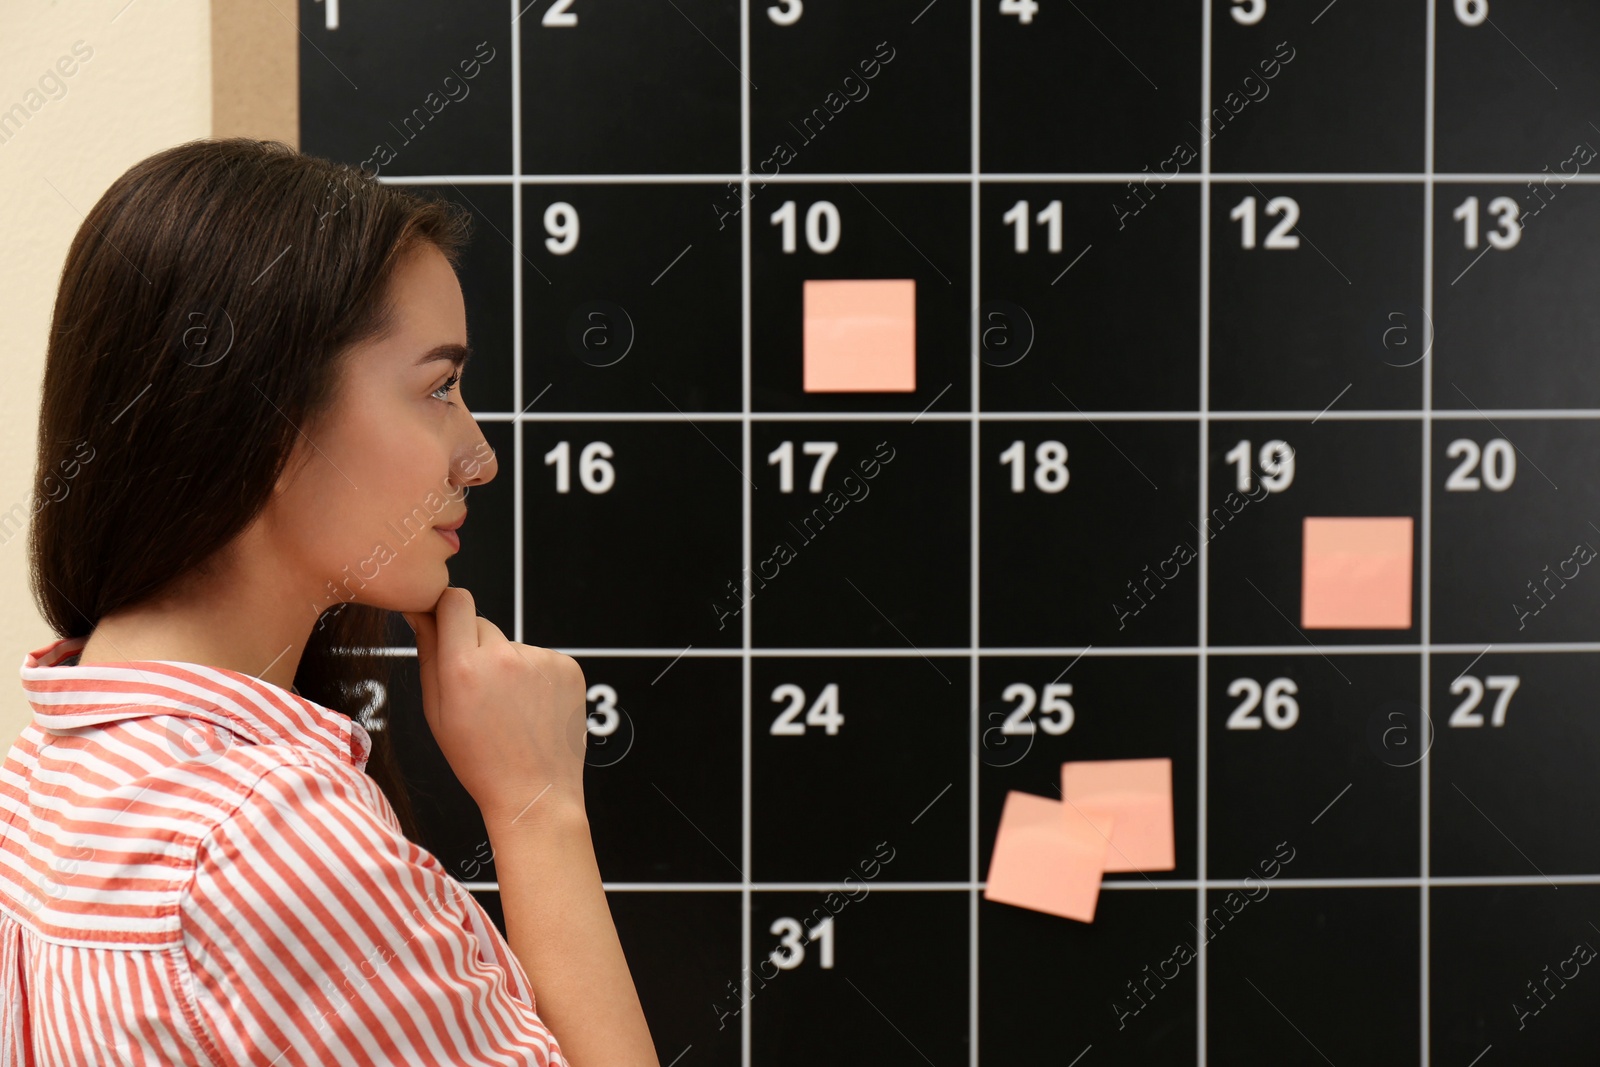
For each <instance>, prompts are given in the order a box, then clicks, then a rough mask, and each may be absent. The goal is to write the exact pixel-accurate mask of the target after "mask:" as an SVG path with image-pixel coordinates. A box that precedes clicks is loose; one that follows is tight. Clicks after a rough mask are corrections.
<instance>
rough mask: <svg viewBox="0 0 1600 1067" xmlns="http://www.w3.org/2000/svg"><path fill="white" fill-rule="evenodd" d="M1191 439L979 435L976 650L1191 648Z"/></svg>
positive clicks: (1006, 426)
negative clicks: (981, 647) (979, 573)
mask: <svg viewBox="0 0 1600 1067" xmlns="http://www.w3.org/2000/svg"><path fill="white" fill-rule="evenodd" d="M1197 436H1198V434H1197V432H1196V428H1195V425H1194V424H1193V423H1191V422H1188V421H1187V420H1175V421H1171V422H1128V421H1109V420H1108V421H1106V422H1093V421H1090V420H1077V419H1074V420H1070V421H1069V420H1061V421H1033V420H1028V421H1016V422H1011V421H1005V422H987V423H985V424H984V425H983V427H982V429H981V431H980V433H979V439H980V440H979V452H978V462H979V468H978V469H979V478H980V482H979V486H980V501H979V515H980V521H981V532H980V536H979V541H978V546H979V555H980V557H981V560H980V568H981V570H982V581H981V583H980V593H979V595H980V596H981V597H982V600H981V608H982V614H981V618H980V625H981V629H980V633H981V636H982V641H983V644H985V645H987V646H1025V645H1090V644H1097V645H1119V646H1153V645H1183V644H1192V643H1193V642H1194V641H1195V637H1196V628H1197V625H1198V616H1197V610H1196V608H1197V604H1198V600H1197V598H1198V595H1199V593H1198V590H1199V583H1198V579H1197V576H1196V575H1195V566H1194V563H1195V559H1196V555H1195V552H1196V551H1197V548H1198V546H1197V545H1196V544H1195V527H1194V520H1195V513H1196V510H1197V508H1196V502H1197V501H1198V499H1199V491H1198V469H1197V468H1198V459H1199V457H1198V455H1197V450H1198V444H1197Z"/></svg>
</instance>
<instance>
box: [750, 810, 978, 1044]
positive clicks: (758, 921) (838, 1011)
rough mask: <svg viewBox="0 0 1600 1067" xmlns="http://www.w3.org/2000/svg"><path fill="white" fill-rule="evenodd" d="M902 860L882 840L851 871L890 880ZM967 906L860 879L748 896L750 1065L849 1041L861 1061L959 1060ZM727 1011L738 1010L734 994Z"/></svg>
mask: <svg viewBox="0 0 1600 1067" xmlns="http://www.w3.org/2000/svg"><path fill="white" fill-rule="evenodd" d="M899 855H900V849H899V847H898V842H897V840H896V839H895V838H894V837H893V835H890V836H889V837H888V839H887V840H885V841H884V842H883V843H882V844H881V846H880V845H878V844H874V845H872V846H869V848H868V849H867V850H865V851H864V852H862V854H861V856H860V858H859V859H858V860H857V861H856V866H857V869H858V872H860V871H865V870H867V869H869V868H870V869H873V870H878V871H882V872H887V871H890V870H893V868H894V865H895V864H896V863H899V862H900V860H899V858H898V857H899ZM886 857H887V858H886ZM879 877H880V878H881V877H883V875H882V874H880V875H879ZM968 908H969V901H968V897H967V894H965V893H956V892H941V891H939V890H919V891H915V892H904V891H897V890H892V889H887V888H882V887H880V886H878V885H877V884H876V883H875V882H874V881H873V880H871V879H870V878H868V877H866V876H865V875H864V874H861V873H858V875H857V877H856V878H855V879H854V880H853V881H852V882H851V883H850V884H849V885H847V886H844V887H842V888H835V889H832V890H815V891H810V892H786V891H779V890H761V891H759V892H755V893H752V894H751V895H750V952H749V962H748V964H747V966H748V968H749V970H748V978H746V979H745V982H746V986H745V988H746V989H748V994H746V996H747V998H748V999H747V1000H746V1001H745V1003H746V1004H747V1005H748V1007H747V1010H748V1011H749V1012H750V1031H751V1060H752V1062H755V1063H770V1064H775V1065H777V1067H805V1065H807V1064H814V1063H818V1062H826V1061H828V1060H831V1059H834V1058H836V1057H838V1056H839V1054H840V1042H841V1041H842V1040H846V1039H845V1038H844V1037H843V1035H846V1034H848V1035H849V1037H848V1041H849V1047H850V1055H852V1056H860V1057H861V1059H862V1061H863V1062H866V1063H911V1062H921V1060H923V1059H931V1060H932V1062H934V1063H959V1062H961V1061H962V1060H963V1058H964V1057H966V1056H967V1055H968V1050H967V1046H968V1042H969V1041H970V1038H969V1036H968V1034H969V1018H970V1013H969V1012H968V1010H967V1003H968V989H969V983H968V981H967V974H968V971H969V968H970V966H971V964H970V958H971V957H970V953H969V951H968V947H967V946H968V930H969V928H970V925H971V924H970V920H969V918H968ZM908 974H915V975H917V976H918V978H917V980H916V981H915V982H911V981H907V980H906V976H907V975H908ZM728 1003H729V1004H737V1003H738V1001H737V1000H736V999H735V994H734V993H732V992H730V993H729V994H728ZM919 1053H920V1056H919Z"/></svg>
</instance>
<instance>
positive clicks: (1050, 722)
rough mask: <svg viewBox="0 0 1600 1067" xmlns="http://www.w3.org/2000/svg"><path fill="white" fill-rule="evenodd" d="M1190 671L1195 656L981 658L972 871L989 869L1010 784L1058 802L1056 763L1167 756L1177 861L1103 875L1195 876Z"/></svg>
mask: <svg viewBox="0 0 1600 1067" xmlns="http://www.w3.org/2000/svg"><path fill="white" fill-rule="evenodd" d="M1197 671H1198V663H1197V661H1196V659H1195V658H1194V657H1193V656H1144V655H1141V656H1100V655H1083V656H1066V657H1061V658H1059V659H1054V658H1044V657H1033V656H985V657H984V658H983V659H982V660H981V661H980V664H979V674H978V711H979V720H978V729H979V735H978V744H979V760H980V764H979V768H978V775H979V778H978V782H979V795H978V817H979V823H980V826H979V833H978V877H979V878H980V879H983V878H986V877H987V876H988V871H989V861H990V859H991V857H992V856H993V854H994V843H995V834H996V831H997V830H998V828H999V825H1000V813H1001V811H1002V809H1003V808H1004V806H1005V800H1006V794H1007V793H1008V792H1009V791H1011V790H1013V789H1014V790H1018V791H1020V792H1023V793H1031V794H1033V795H1034V796H1041V797H1048V798H1049V799H1051V800H1055V801H1058V802H1059V801H1062V800H1063V796H1062V792H1061V765H1062V764H1063V763H1066V762H1068V761H1076V760H1127V759H1162V758H1165V759H1170V760H1171V761H1172V826H1173V844H1174V855H1175V858H1176V865H1175V866H1174V867H1173V869H1172V870H1170V871H1137V872H1132V873H1108V874H1106V875H1105V879H1104V880H1105V881H1107V882H1137V883H1139V884H1141V885H1148V884H1150V883H1159V882H1167V881H1172V880H1174V879H1190V878H1193V877H1194V876H1195V822H1196V810H1195V797H1196V789H1197V787H1198V769H1197V764H1196V747H1197V741H1196V739H1195V680H1196V676H1197ZM1113 858H1114V857H1113ZM1104 902H1105V897H1104V895H1102V897H1101V903H1102V904H1103V903H1104ZM1099 922H1100V915H1099V913H1098V911H1097V912H1096V915H1095V923H1096V924H1097V925H1098V924H1099Z"/></svg>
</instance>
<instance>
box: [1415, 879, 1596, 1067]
mask: <svg viewBox="0 0 1600 1067" xmlns="http://www.w3.org/2000/svg"><path fill="white" fill-rule="evenodd" d="M1428 910H1429V918H1428V927H1429V938H1428V943H1429V947H1430V967H1429V973H1430V976H1431V979H1430V984H1431V987H1432V988H1431V996H1430V997H1429V1013H1430V1015H1431V1016H1432V1019H1433V1040H1432V1044H1431V1052H1432V1057H1433V1062H1434V1063H1450V1062H1456V1061H1459V1062H1461V1063H1470V1062H1471V1061H1472V1058H1473V1057H1474V1056H1482V1055H1484V1052H1485V1050H1487V1049H1489V1048H1491V1047H1492V1048H1493V1050H1494V1051H1492V1052H1490V1053H1489V1055H1490V1056H1500V1055H1504V1056H1505V1058H1506V1060H1507V1061H1508V1062H1509V1061H1512V1060H1514V1059H1515V1060H1519V1061H1521V1062H1524V1063H1540V1064H1550V1065H1551V1067H1578V1065H1580V1064H1582V1063H1583V1062H1584V1060H1585V1058H1586V1057H1587V1056H1588V1055H1589V1046H1590V1042H1592V1041H1593V1039H1594V1020H1595V1013H1596V1011H1600V982H1596V981H1595V980H1594V977H1595V976H1594V970H1595V967H1594V962H1595V953H1596V949H1600V933H1597V932H1596V930H1595V927H1594V925H1593V924H1594V917H1595V915H1596V913H1597V912H1600V886H1594V885H1563V886H1562V887H1561V888H1560V890H1559V891H1557V890H1553V889H1551V887H1550V886H1548V885H1543V884H1539V885H1482V886H1478V885H1467V886H1455V885H1448V886H1440V885H1436V886H1434V887H1432V889H1430V890H1429V909H1428Z"/></svg>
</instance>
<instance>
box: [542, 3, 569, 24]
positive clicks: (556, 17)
mask: <svg viewBox="0 0 1600 1067" xmlns="http://www.w3.org/2000/svg"><path fill="white" fill-rule="evenodd" d="M571 6H572V0H555V3H553V4H551V5H550V10H549V11H546V12H545V13H544V18H542V19H540V20H539V21H540V23H541V24H542V25H545V26H576V25H577V24H578V14H577V12H575V11H568V10H567V8H569V7H571Z"/></svg>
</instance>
